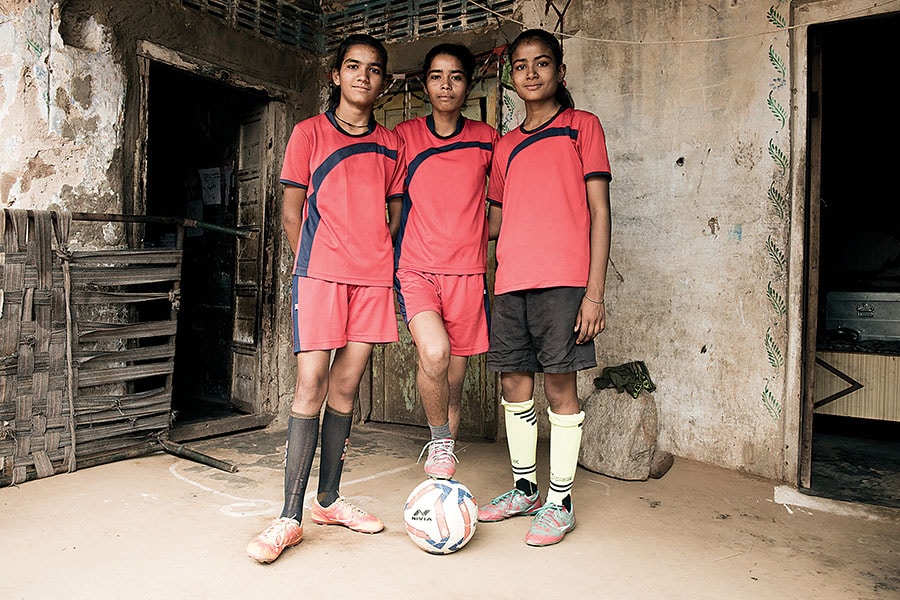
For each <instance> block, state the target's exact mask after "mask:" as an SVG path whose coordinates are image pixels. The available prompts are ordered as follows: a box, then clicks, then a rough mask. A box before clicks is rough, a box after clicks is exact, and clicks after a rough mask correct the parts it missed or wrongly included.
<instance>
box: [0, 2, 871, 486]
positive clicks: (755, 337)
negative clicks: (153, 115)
mask: <svg viewBox="0 0 900 600" xmlns="http://www.w3.org/2000/svg"><path fill="white" fill-rule="evenodd" d="M551 4H552V3H551ZM557 4H560V5H562V4H563V3H557ZM871 4H872V3H871V2H863V1H862V0H823V1H821V2H819V1H809V2H786V1H782V0H779V1H777V2H776V1H775V0H765V1H763V0H717V1H714V2H697V1H692V0H681V1H674V0H671V1H669V2H652V3H651V2H632V1H631V0H585V1H583V2H575V3H571V4H570V6H569V8H568V10H567V12H566V14H565V15H564V18H563V24H562V29H563V31H565V32H566V34H570V35H571V36H572V37H568V38H567V39H566V41H565V44H564V46H565V52H566V62H567V65H568V73H569V75H568V78H567V79H568V86H569V89H570V90H571V91H572V93H573V96H574V98H575V101H576V104H577V105H578V107H579V108H584V109H586V110H590V111H592V112H594V113H596V114H597V115H598V116H599V117H600V119H601V121H602V122H603V124H604V126H605V128H606V132H607V136H608V143H609V148H610V151H611V159H612V163H613V177H614V179H613V183H612V209H613V220H614V225H613V226H614V230H613V240H612V256H611V259H612V260H611V265H610V270H609V277H608V283H607V296H606V297H607V308H608V315H609V316H608V321H609V323H608V329H607V331H606V332H605V333H604V334H603V335H602V336H601V338H600V340H599V341H598V357H599V360H600V364H601V366H603V365H617V364H621V363H624V362H628V361H631V360H643V361H645V362H646V364H647V366H648V367H649V369H650V373H651V375H652V376H653V379H654V381H655V383H656V385H657V386H658V388H657V390H656V392H655V393H654V397H655V399H656V401H657V403H658V406H659V413H660V414H659V422H660V437H659V446H660V448H661V449H663V450H669V451H671V452H673V453H674V454H676V455H678V456H682V457H686V458H691V459H697V460H701V461H705V462H710V463H714V464H718V465H722V466H726V467H732V468H737V469H742V470H746V471H748V472H752V473H755V474H759V475H763V476H767V477H772V478H776V479H784V480H787V481H795V478H796V468H797V441H798V430H799V421H800V402H799V394H800V391H801V390H800V384H799V371H800V360H801V352H800V345H799V344H800V342H799V340H800V339H801V333H802V330H801V325H800V319H799V316H800V314H801V310H802V304H803V302H802V292H803V274H802V270H803V251H804V250H803V249H804V242H803V214H802V206H803V203H804V199H803V192H804V184H803V181H804V178H805V174H804V173H805V164H806V158H805V140H806V138H805V127H806V122H805V107H806V99H805V95H804V90H805V74H806V66H805V50H804V47H803V44H804V43H805V32H804V31H803V30H802V29H796V30H793V31H789V28H788V25H789V24H791V23H793V22H796V21H802V22H803V23H813V22H822V21H825V20H829V19H835V18H839V17H841V16H842V15H843V16H845V17H846V16H854V17H857V16H862V15H863V14H864V10H863V9H866V8H867V7H868V6H869V5H871ZM0 6H2V9H3V13H4V14H0V77H2V81H0V131H2V132H3V147H2V148H0V203H2V205H3V206H6V205H13V206H35V207H49V206H54V205H61V206H66V207H67V208H70V209H71V210H84V211H88V210H89V211H118V210H122V209H127V208H129V207H131V206H133V202H134V198H133V197H132V190H133V188H134V187H135V186H134V185H133V181H132V178H133V174H134V172H135V169H134V167H135V165H134V155H135V153H134V148H135V144H136V143H137V142H138V141H139V114H138V108H137V107H139V101H140V98H139V96H138V90H139V89H140V88H139V86H138V85H137V84H138V83H139V78H140V73H139V72H138V69H137V66H136V60H135V56H136V51H137V50H136V49H137V45H138V40H148V41H150V42H152V43H154V44H157V45H159V46H161V47H165V48H170V49H172V50H173V51H176V52H180V53H183V54H186V55H190V56H193V57H196V58H197V59H198V60H200V61H205V62H206V63H210V64H216V65H221V67H222V68H223V72H225V73H231V74H237V75H239V76H242V77H244V78H246V79H247V80H252V81H255V82H261V83H262V84H263V87H266V85H267V82H268V84H270V86H271V88H272V89H273V90H277V93H280V94H283V97H284V102H285V103H286V105H287V109H286V110H285V111H284V112H285V115H284V118H283V122H282V123H281V126H282V129H283V130H284V131H285V132H287V131H289V129H288V128H289V125H291V124H293V123H294V122H296V121H297V120H298V119H300V118H302V117H305V116H309V115H310V114H312V113H314V112H315V111H316V110H317V109H318V107H319V101H320V100H321V96H320V94H319V93H306V94H303V93H302V92H300V90H303V89H304V87H306V88H307V89H308V88H309V86H310V85H313V86H315V85H318V84H319V82H321V78H320V75H321V69H320V68H319V67H320V65H319V64H318V63H317V62H316V61H315V60H312V59H310V58H309V57H302V56H299V55H298V54H296V53H293V52H291V51H285V50H284V49H283V48H279V47H276V46H275V45H274V44H269V43H266V42H262V41H259V40H254V39H253V38H252V37H250V36H247V35H246V34H241V33H238V32H235V31H231V30H229V29H228V28H226V27H223V26H222V25H221V24H220V23H219V22H217V21H213V20H210V19H207V18H204V17H203V15H202V14H201V13H199V12H197V11H191V10H188V9H184V8H181V7H180V6H178V5H176V4H175V3H170V2H162V1H158V0H157V1H154V0H150V1H146V2H140V1H133V0H125V1H121V2H116V3H110V2H101V1H93V2H92V1H89V0H71V1H70V2H66V3H65V9H64V10H59V9H57V8H56V6H57V4H56V3H54V2H50V1H48V0H31V1H18V2H15V1H13V2H10V1H7V2H3V3H2V4H0ZM521 6H522V19H523V21H524V22H525V24H526V25H527V26H542V27H545V28H547V29H556V26H557V16H556V14H555V13H554V11H553V10H549V11H545V8H546V7H547V4H546V3H544V2H532V1H530V0H523V1H522V3H521ZM879 10H884V9H879ZM504 29H506V30H509V24H508V23H507V24H506V25H504ZM460 39H463V38H460ZM465 39H467V40H469V41H472V44H473V47H474V46H478V47H476V48H475V49H476V50H482V49H484V48H486V47H488V46H491V45H496V44H495V43H494V41H493V40H494V38H492V39H491V40H490V43H489V44H485V43H484V42H485V40H484V39H481V38H477V39H472V38H465ZM66 40H68V41H66ZM417 44H418V45H415V44H413V45H409V47H408V48H405V50H398V51H397V52H396V53H395V52H394V50H395V49H394V48H392V56H395V57H396V59H392V60H393V62H392V64H393V66H394V68H403V69H409V68H413V67H415V66H416V65H417V64H418V60H419V59H418V56H419V55H420V54H421V52H423V51H424V50H423V49H424V48H425V46H430V43H417ZM420 49H421V51H420ZM278 143H280V144H283V143H284V140H281V141H279V142H278ZM275 193H278V192H275ZM273 218H276V219H277V215H273ZM272 225H273V228H274V226H277V225H278V221H277V220H274V221H273V223H272ZM106 233H108V235H106ZM101 243H109V244H117V243H121V235H120V233H119V232H118V231H116V230H110V231H109V232H105V234H104V237H103V240H102V242H101ZM273 250H274V251H276V252H278V254H277V259H276V264H275V265H274V268H275V269H276V270H277V272H278V276H277V280H278V282H277V285H276V286H275V287H274V290H273V291H274V295H275V297H270V298H268V300H269V301H271V302H276V303H278V305H279V307H281V306H282V305H283V304H284V303H283V299H284V298H285V296H286V293H287V289H288V288H287V287H286V286H287V285H289V283H288V277H287V274H288V272H289V261H290V257H289V256H286V253H285V252H281V250H282V248H281V247H280V245H279V244H275V247H274V248H273ZM270 292H271V291H270ZM286 315H287V313H286V312H284V311H283V309H281V308H279V310H278V312H277V314H276V322H277V325H278V329H279V330H285V328H284V325H285V323H287V322H288V321H287V316H286ZM274 344H275V346H274V347H277V348H279V349H281V348H284V349H287V348H288V347H289V346H288V341H287V340H286V338H285V339H276V340H275V342H274ZM277 356H278V360H277V361H276V363H277V365H276V366H275V367H274V368H273V373H272V377H277V379H278V386H279V397H280V399H281V400H282V402H281V405H282V406H284V405H285V404H286V402H288V401H289V398H290V395H291V390H292V386H293V363H292V357H290V353H289V351H288V350H284V351H283V352H282V351H281V350H279V351H278V354H277ZM598 372H599V369H598ZM597 374H598V373H597V372H590V373H584V374H583V375H582V377H581V379H580V382H579V387H580V391H581V393H582V394H583V395H585V396H586V395H587V394H588V393H589V392H590V387H591V386H590V382H591V380H592V378H593V377H594V376H596V375H597Z"/></svg>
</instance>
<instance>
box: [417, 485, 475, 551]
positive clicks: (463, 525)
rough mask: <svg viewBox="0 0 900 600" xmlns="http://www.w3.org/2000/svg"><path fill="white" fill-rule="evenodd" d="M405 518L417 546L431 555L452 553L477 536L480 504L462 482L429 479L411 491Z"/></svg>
mask: <svg viewBox="0 0 900 600" xmlns="http://www.w3.org/2000/svg"><path fill="white" fill-rule="evenodd" d="M403 520H404V521H406V533H408V534H409V538H410V539H411V540H412V541H413V543H414V544H415V545H416V546H418V547H419V548H421V549H422V550H424V551H425V552H430V553H431V554H450V553H451V552H456V551H457V550H459V549H460V548H462V547H463V546H465V545H466V544H467V543H468V542H469V540H471V539H472V536H473V535H475V525H476V524H477V523H478V505H477V504H476V503H475V498H473V497H472V492H470V491H469V488H467V487H466V486H464V485H463V484H461V483H460V482H458V481H455V480H453V479H446V480H435V479H427V480H425V481H423V482H422V483H420V484H419V485H417V486H416V487H415V489H413V491H412V492H410V494H409V498H407V499H406V506H404V507H403Z"/></svg>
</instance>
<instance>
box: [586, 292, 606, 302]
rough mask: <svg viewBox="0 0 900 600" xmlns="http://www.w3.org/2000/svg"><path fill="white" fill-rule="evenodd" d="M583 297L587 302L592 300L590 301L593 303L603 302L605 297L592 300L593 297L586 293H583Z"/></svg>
mask: <svg viewBox="0 0 900 600" xmlns="http://www.w3.org/2000/svg"><path fill="white" fill-rule="evenodd" d="M584 299H585V300H587V301H588V302H592V303H594V304H603V303H604V302H606V300H605V299H602V300H594V299H593V298H591V297H590V296H588V295H587V294H585V295H584Z"/></svg>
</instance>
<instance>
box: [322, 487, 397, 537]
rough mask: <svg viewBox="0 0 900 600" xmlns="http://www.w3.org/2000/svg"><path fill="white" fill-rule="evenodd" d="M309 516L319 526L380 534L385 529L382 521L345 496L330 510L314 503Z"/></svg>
mask: <svg viewBox="0 0 900 600" xmlns="http://www.w3.org/2000/svg"><path fill="white" fill-rule="evenodd" d="M309 514H310V517H312V520H313V523H318V524H319V525H343V526H344V527H347V528H348V529H352V530H353V531H358V532H360V533H378V532H379V531H381V530H382V529H384V523H382V522H381V519H379V518H378V517H376V516H375V515H370V514H369V513H367V512H366V511H364V510H363V509H361V508H359V507H358V506H355V505H353V504H351V503H350V502H349V501H348V500H347V499H346V498H344V497H343V496H340V497H339V498H338V499H337V500H335V501H334V503H333V504H332V505H331V506H329V507H328V508H325V507H323V506H322V505H321V504H319V501H318V500H315V501H313V504H312V508H310V509H309Z"/></svg>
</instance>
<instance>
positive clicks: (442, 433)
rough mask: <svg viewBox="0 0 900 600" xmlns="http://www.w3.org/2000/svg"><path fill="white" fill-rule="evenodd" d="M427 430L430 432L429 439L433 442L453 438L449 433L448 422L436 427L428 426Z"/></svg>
mask: <svg viewBox="0 0 900 600" xmlns="http://www.w3.org/2000/svg"><path fill="white" fill-rule="evenodd" d="M428 428H429V429H430V430H431V439H433V440H447V439H450V438H452V437H453V434H451V433H450V421H447V422H446V423H444V424H443V425H438V426H437V427H432V426H431V425H429V426H428Z"/></svg>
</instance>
